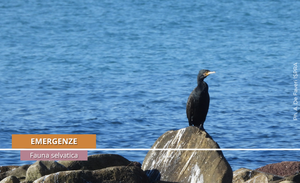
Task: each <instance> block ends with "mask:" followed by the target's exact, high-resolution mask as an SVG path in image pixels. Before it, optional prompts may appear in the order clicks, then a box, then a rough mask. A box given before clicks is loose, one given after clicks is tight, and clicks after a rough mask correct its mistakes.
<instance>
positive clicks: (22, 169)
mask: <svg viewBox="0 0 300 183" xmlns="http://www.w3.org/2000/svg"><path fill="white" fill-rule="evenodd" d="M29 166H30V165H23V166H19V167H16V168H10V169H7V171H6V172H3V173H1V174H0V180H2V179H4V178H5V177H8V176H15V177H17V178H18V179H19V181H22V180H24V179H25V177H26V171H27V169H28V167H29Z"/></svg>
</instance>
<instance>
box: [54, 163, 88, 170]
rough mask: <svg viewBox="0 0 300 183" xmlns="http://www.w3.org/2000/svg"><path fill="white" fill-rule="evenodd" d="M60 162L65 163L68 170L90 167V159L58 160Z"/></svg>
mask: <svg viewBox="0 0 300 183" xmlns="http://www.w3.org/2000/svg"><path fill="white" fill-rule="evenodd" d="M58 163H59V164H62V165H64V166H65V167H66V168H67V169H68V170H87V169H88V161H58Z"/></svg>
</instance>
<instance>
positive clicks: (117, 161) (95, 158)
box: [88, 154, 130, 170]
mask: <svg viewBox="0 0 300 183" xmlns="http://www.w3.org/2000/svg"><path fill="white" fill-rule="evenodd" d="M129 164H130V161H129V160H127V159H126V158H124V157H123V156H120V155H117V154H95V155H91V156H89V157H88V170H97V169H102V168H107V167H112V166H127V165H129Z"/></svg>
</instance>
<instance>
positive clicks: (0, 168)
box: [0, 166, 19, 173]
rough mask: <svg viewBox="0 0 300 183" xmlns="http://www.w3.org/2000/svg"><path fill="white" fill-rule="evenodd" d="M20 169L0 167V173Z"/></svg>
mask: <svg viewBox="0 0 300 183" xmlns="http://www.w3.org/2000/svg"><path fill="white" fill-rule="evenodd" d="M18 167H19V166H0V173H4V172H7V171H10V170H12V169H15V168H18Z"/></svg>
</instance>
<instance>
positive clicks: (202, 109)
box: [186, 69, 215, 130]
mask: <svg viewBox="0 0 300 183" xmlns="http://www.w3.org/2000/svg"><path fill="white" fill-rule="evenodd" d="M213 73H215V72H214V71H213V72H211V71H209V70H205V69H203V70H201V71H199V74H198V76H197V83H198V86H197V87H196V88H195V89H194V90H193V91H192V93H191V94H190V96H189V98H188V101H187V104H186V115H187V118H188V120H189V125H190V126H192V125H194V126H197V127H199V128H200V129H202V130H204V128H203V123H204V121H205V118H206V115H207V111H208V108H209V94H208V85H207V84H206V82H204V81H203V80H204V79H205V78H206V77H207V76H208V75H210V74H213Z"/></svg>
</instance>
